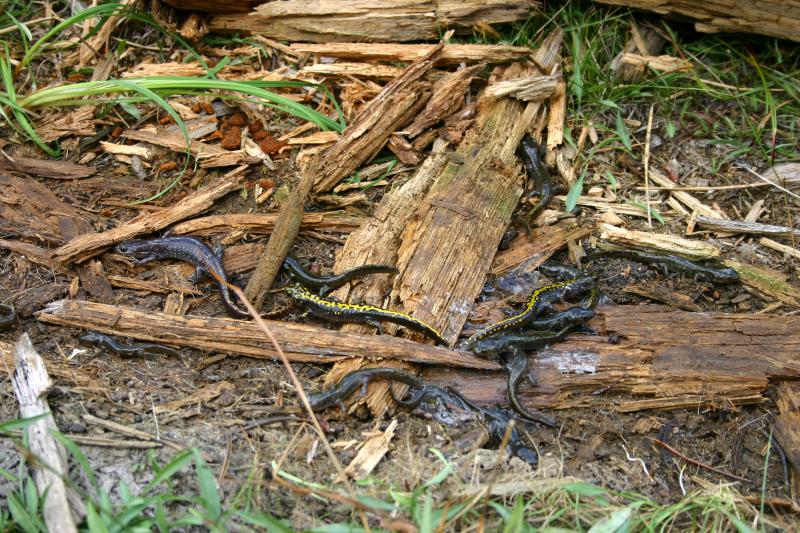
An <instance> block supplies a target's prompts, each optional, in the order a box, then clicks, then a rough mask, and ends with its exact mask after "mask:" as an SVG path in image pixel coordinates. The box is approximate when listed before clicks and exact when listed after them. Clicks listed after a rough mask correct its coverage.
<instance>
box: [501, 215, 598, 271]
mask: <svg viewBox="0 0 800 533" xmlns="http://www.w3.org/2000/svg"><path fill="white" fill-rule="evenodd" d="M593 229H594V227H593V226H580V225H579V224H578V223H577V222H575V221H574V220H562V221H560V222H558V223H557V224H555V225H553V226H547V227H544V228H535V229H534V230H533V231H532V232H531V236H530V237H528V236H527V235H524V234H522V235H520V236H518V237H517V238H516V240H515V241H514V242H512V243H511V246H509V247H508V249H507V250H504V251H502V252H499V253H498V254H497V255H495V257H494V260H493V261H492V269H491V273H492V274H494V275H495V276H502V275H504V274H508V273H509V272H511V271H512V270H514V269H515V268H517V267H519V266H521V265H523V264H524V265H525V268H526V269H529V270H532V269H534V268H536V267H538V266H539V265H541V264H542V263H544V262H545V261H547V259H548V258H549V257H550V256H552V255H553V254H554V253H556V252H557V251H558V250H560V249H561V248H562V247H563V246H564V245H565V244H566V243H567V241H570V240H578V239H582V238H584V237H586V236H587V235H589V234H590V233H592V230H593Z"/></svg>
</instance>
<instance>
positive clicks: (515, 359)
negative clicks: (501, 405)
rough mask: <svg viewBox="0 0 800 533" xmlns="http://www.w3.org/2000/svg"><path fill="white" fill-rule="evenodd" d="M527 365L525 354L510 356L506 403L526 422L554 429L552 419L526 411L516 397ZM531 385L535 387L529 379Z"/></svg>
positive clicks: (526, 371)
mask: <svg viewBox="0 0 800 533" xmlns="http://www.w3.org/2000/svg"><path fill="white" fill-rule="evenodd" d="M529 363H530V360H529V359H528V355H527V354H526V353H525V352H521V351H518V352H515V353H514V354H513V355H511V360H510V361H509V362H508V364H507V365H506V366H507V368H508V389H507V391H506V392H507V395H508V401H509V403H510V404H511V406H512V407H513V408H514V410H515V411H516V412H518V413H519V414H521V415H522V416H523V417H525V418H527V419H528V420H533V421H534V422H539V423H541V424H544V425H545V426H549V427H551V428H553V427H556V425H557V424H556V421H555V420H554V419H552V418H550V417H549V416H547V415H545V414H543V413H540V412H538V411H534V410H532V409H528V408H527V407H525V406H524V405H522V402H520V401H519V398H518V397H517V390H518V389H519V384H520V383H521V382H522V380H523V379H524V378H525V377H526V376H528V366H529ZM528 377H529V376H528ZM531 384H533V385H536V382H535V381H534V380H533V379H531Z"/></svg>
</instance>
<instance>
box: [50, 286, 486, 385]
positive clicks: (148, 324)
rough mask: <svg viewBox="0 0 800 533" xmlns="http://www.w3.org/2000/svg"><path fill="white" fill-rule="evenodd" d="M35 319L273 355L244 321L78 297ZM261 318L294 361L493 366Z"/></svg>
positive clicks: (465, 356)
mask: <svg viewBox="0 0 800 533" xmlns="http://www.w3.org/2000/svg"><path fill="white" fill-rule="evenodd" d="M37 318H38V319H39V320H41V321H42V322H47V323H49V324H59V325H62V326H72V327H79V328H86V329H91V330H95V331H101V332H103V333H108V334H111V335H122V336H127V337H132V338H134V339H140V340H145V341H150V342H157V343H161V344H170V345H173V346H187V347H191V348H197V349H200V350H216V351H220V352H224V353H225V352H227V353H235V354H240V355H247V356H250V357H260V358H267V359H278V355H277V353H276V352H275V349H274V348H273V346H272V343H270V342H269V340H268V339H267V338H266V336H265V335H264V332H263V331H261V330H260V329H259V328H258V326H257V325H256V324H254V323H252V322H249V321H246V320H236V319H233V318H218V317H202V316H177V315H171V314H166V313H160V312H157V311H149V312H144V311H139V310H136V309H133V308H131V307H125V306H115V305H107V304H99V303H94V302H87V301H81V300H60V301H56V302H52V303H50V304H49V305H48V306H47V308H46V309H44V310H42V311H41V312H39V313H38V314H37ZM266 322H267V325H268V327H269V328H270V329H271V330H272V331H273V333H274V334H275V337H276V338H277V339H278V342H279V343H281V346H282V347H283V349H284V351H285V352H286V356H287V357H288V358H289V360H290V361H293V362H304V363H332V362H335V361H340V360H342V359H346V358H349V357H354V356H358V357H376V356H381V357H387V358H390V359H393V358H396V359H404V360H409V361H414V362H417V363H425V364H447V365H454V366H464V367H467V368H484V369H491V368H498V365H497V364H496V363H493V362H491V361H486V360H484V359H479V358H477V357H475V356H473V355H472V354H469V353H464V352H455V351H452V350H448V349H446V348H439V347H436V346H430V345H427V344H421V343H418V342H413V341H409V340H406V339H401V338H399V337H393V336H391V335H366V336H365V335H355V334H352V333H343V332H341V331H334V330H329V329H325V328H321V327H315V326H310V325H305V324H294V323H290V322H278V321H273V320H267V321H266Z"/></svg>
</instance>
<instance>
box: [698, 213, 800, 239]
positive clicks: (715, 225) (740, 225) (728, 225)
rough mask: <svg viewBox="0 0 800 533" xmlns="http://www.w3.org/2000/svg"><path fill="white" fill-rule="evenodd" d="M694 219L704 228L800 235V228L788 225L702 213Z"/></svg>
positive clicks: (723, 230)
mask: <svg viewBox="0 0 800 533" xmlns="http://www.w3.org/2000/svg"><path fill="white" fill-rule="evenodd" d="M694 221H695V222H697V224H699V225H700V226H701V227H703V228H706V229H710V230H714V231H719V232H724V233H746V234H749V235H769V236H771V237H800V230H798V229H794V228H787V227H786V226H773V225H771V224H760V223H758V222H746V221H744V220H722V219H718V218H709V217H704V216H700V215H698V216H695V217H694Z"/></svg>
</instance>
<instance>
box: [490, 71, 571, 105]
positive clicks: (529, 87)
mask: <svg viewBox="0 0 800 533" xmlns="http://www.w3.org/2000/svg"><path fill="white" fill-rule="evenodd" d="M560 79H561V76H560V75H547V76H541V75H539V76H530V77H528V78H520V79H517V80H504V81H498V82H495V83H492V84H491V85H489V86H488V87H486V94H487V95H489V96H493V97H495V98H499V97H500V96H513V97H514V98H517V99H519V100H524V101H525V102H532V101H538V100H546V99H547V98H550V97H551V96H553V95H554V94H555V92H556V88H557V87H558V82H559V80H560Z"/></svg>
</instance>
